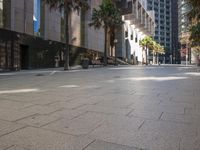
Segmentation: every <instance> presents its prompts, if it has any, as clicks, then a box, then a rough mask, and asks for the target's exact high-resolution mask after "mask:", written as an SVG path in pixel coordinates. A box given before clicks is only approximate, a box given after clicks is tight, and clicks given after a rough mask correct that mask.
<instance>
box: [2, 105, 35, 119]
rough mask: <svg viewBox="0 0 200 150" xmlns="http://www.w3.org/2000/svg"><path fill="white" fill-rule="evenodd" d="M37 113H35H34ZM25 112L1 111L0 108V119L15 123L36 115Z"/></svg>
mask: <svg viewBox="0 0 200 150" xmlns="http://www.w3.org/2000/svg"><path fill="white" fill-rule="evenodd" d="M36 113H37V112H36ZM36 113H35V112H30V111H26V110H12V109H1V108H0V119H2V120H6V121H17V120H19V119H23V118H26V117H29V116H32V115H34V114H36Z"/></svg>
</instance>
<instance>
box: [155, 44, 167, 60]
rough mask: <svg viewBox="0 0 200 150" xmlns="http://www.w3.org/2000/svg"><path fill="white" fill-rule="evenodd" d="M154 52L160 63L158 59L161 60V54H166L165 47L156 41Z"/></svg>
mask: <svg viewBox="0 0 200 150" xmlns="http://www.w3.org/2000/svg"><path fill="white" fill-rule="evenodd" d="M153 53H155V54H156V61H157V63H158V61H159V54H164V53H165V49H164V47H163V46H161V45H160V44H159V43H157V42H156V41H154V48H153Z"/></svg>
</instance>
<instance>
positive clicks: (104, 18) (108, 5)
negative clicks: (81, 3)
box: [89, 0, 123, 65]
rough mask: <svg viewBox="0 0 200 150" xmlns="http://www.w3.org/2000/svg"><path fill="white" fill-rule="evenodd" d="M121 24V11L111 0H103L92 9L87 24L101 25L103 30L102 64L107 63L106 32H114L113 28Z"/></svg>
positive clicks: (96, 26)
mask: <svg viewBox="0 0 200 150" xmlns="http://www.w3.org/2000/svg"><path fill="white" fill-rule="evenodd" d="M122 24H123V21H122V18H121V11H120V10H119V9H118V8H117V7H116V6H115V5H114V3H113V2H112V0H103V1H102V3H101V5H100V6H99V8H94V9H93V13H92V19H91V22H90V23H89V26H93V27H94V28H95V29H99V28H101V27H103V28H104V31H105V46H104V65H107V34H109V33H111V32H112V33H113V32H115V29H116V28H118V27H121V25H122ZM112 40H114V39H112Z"/></svg>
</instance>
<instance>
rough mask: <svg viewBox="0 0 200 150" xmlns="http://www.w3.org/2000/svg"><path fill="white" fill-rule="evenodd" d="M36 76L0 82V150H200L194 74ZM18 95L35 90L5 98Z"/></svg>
mask: <svg viewBox="0 0 200 150" xmlns="http://www.w3.org/2000/svg"><path fill="white" fill-rule="evenodd" d="M38 73H40V71H32V72H31V73H30V72H29V71H27V72H16V73H13V74H12V73H11V74H10V75H9V76H6V75H4V76H0V83H1V84H0V149H1V150H200V145H199V143H200V136H199V135H200V111H199V110H200V92H199V91H200V86H199V84H200V74H193V73H192V72H190V73H188V71H187V69H184V68H183V67H182V68H181V67H173V66H171V67H167V66H166V67H164V66H158V67H154V66H148V67H140V66H135V67H132V66H126V67H121V66H118V67H110V68H109V67H108V68H107V67H105V68H98V69H88V70H77V71H69V72H67V71H59V72H55V73H54V74H51V75H50V73H51V72H49V73H47V72H45V73H44V72H41V73H42V74H44V76H37V74H38ZM20 89H37V90H36V91H35V92H27V93H20V92H18V93H13V90H20ZM5 90H6V91H7V93H6V94H5V93H4V94H2V93H3V92H2V91H5ZM10 90H11V92H12V93H9V91H10Z"/></svg>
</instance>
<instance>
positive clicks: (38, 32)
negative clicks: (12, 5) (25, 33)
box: [33, 0, 41, 36]
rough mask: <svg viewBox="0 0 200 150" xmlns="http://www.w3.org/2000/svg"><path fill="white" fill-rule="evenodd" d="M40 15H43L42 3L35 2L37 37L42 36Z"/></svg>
mask: <svg viewBox="0 0 200 150" xmlns="http://www.w3.org/2000/svg"><path fill="white" fill-rule="evenodd" d="M40 13H41V1H40V0H34V10H33V26H34V27H33V30H34V34H35V35H36V36H40V32H41V31H40V24H41V22H40Z"/></svg>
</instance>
